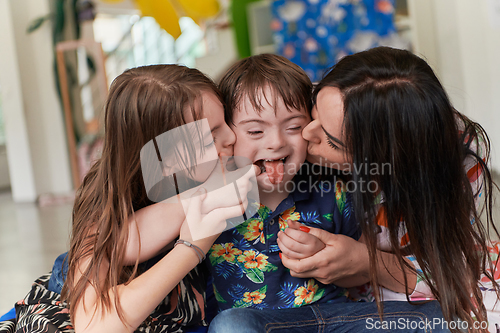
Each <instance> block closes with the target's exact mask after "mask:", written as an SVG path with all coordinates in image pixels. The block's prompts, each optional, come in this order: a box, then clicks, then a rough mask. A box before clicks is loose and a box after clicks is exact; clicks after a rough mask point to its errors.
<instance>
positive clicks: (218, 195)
mask: <svg viewBox="0 0 500 333" xmlns="http://www.w3.org/2000/svg"><path fill="white" fill-rule="evenodd" d="M225 159H226V160H222V161H221V163H222V165H223V166H224V171H222V168H221V164H220V163H219V165H217V167H216V168H215V169H214V171H213V172H212V174H211V175H210V177H209V178H208V179H207V180H206V181H205V183H203V184H202V185H201V186H202V187H203V188H205V189H206V190H207V191H208V194H207V198H206V199H205V200H203V204H202V207H201V208H202V212H203V213H205V214H206V213H208V212H210V211H212V210H214V209H217V208H227V207H233V206H236V205H238V204H239V203H243V204H244V205H245V207H246V205H247V201H248V199H249V198H251V199H255V200H256V201H258V187H257V178H256V177H257V176H258V175H259V174H260V168H259V167H257V166H256V165H248V166H246V167H243V168H240V169H237V170H234V171H228V170H227V168H226V166H227V158H225ZM239 215H242V214H239ZM239 215H236V216H239Z"/></svg>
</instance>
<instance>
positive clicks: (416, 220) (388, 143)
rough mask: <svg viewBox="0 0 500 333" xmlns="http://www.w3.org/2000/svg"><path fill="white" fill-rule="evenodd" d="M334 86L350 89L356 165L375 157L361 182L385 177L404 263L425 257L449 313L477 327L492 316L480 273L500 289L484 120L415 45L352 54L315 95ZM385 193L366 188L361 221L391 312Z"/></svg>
mask: <svg viewBox="0 0 500 333" xmlns="http://www.w3.org/2000/svg"><path fill="white" fill-rule="evenodd" d="M328 86H331V87H336V88H338V89H339V90H340V92H341V94H342V97H343V102H344V112H345V115H344V134H345V144H346V147H347V148H346V153H347V154H348V156H350V157H352V161H353V163H354V165H358V166H369V167H368V168H365V167H358V168H356V167H355V168H354V170H358V171H355V172H354V173H353V174H352V178H353V180H354V181H355V182H358V183H357V184H358V186H357V187H356V188H357V189H361V188H366V187H363V186H362V184H363V182H364V184H370V182H372V181H375V182H376V183H377V184H378V186H379V189H380V190H381V191H383V193H384V196H385V203H384V205H385V208H386V212H387V226H388V229H389V232H390V240H391V244H392V251H393V252H394V253H395V254H396V255H397V258H398V261H399V265H400V267H401V268H402V269H404V268H406V269H413V270H414V268H413V267H409V266H408V265H407V264H406V262H405V261H404V260H403V258H404V255H406V254H412V255H414V256H415V258H416V260H417V262H418V264H419V266H420V267H421V269H422V271H423V274H422V275H423V279H424V280H425V282H427V284H428V285H429V287H430V289H431V291H432V292H433V294H434V295H435V297H436V298H437V300H438V301H439V302H440V304H441V308H442V311H443V315H444V318H445V319H446V320H447V321H448V322H450V321H452V320H456V319H457V318H460V319H461V320H465V321H467V322H468V323H469V328H472V327H473V322H474V321H475V320H478V321H485V320H487V318H486V309H485V307H484V305H483V301H482V294H481V290H480V289H479V286H478V282H479V279H480V275H481V273H484V274H486V276H488V277H489V278H490V279H491V280H492V281H493V285H494V288H495V290H496V292H497V295H498V294H499V293H498V291H499V286H498V284H497V283H496V282H494V279H493V277H492V274H491V273H490V271H489V270H488V269H492V270H491V271H494V269H493V268H494V267H493V264H492V262H491V260H490V257H489V255H488V251H487V247H486V246H487V241H488V237H489V230H490V229H489V228H490V227H492V228H493V230H494V232H495V234H496V236H497V237H498V231H497V229H496V228H495V226H494V224H493V223H492V214H491V204H492V189H493V186H494V183H493V182H492V177H491V174H490V171H489V169H488V166H487V162H488V157H489V140H488V136H487V135H486V133H485V132H484V130H483V129H482V127H481V126H480V125H479V124H477V123H474V122H473V121H471V120H470V119H468V118H466V117H465V116H463V115H461V114H460V113H458V112H457V111H456V110H455V109H454V108H453V107H452V105H451V103H450V101H449V99H448V96H447V94H446V92H445V91H444V89H443V87H442V86H441V84H440V82H439V80H438V79H437V77H436V76H435V75H434V72H433V71H432V69H431V68H430V66H429V65H428V64H427V63H426V62H425V61H424V60H422V59H421V58H419V57H417V56H416V55H414V54H412V53H411V52H408V51H404V50H397V49H391V48H387V47H380V48H375V49H371V50H368V51H365V52H361V53H357V54H354V55H351V56H347V57H345V58H343V59H342V60H341V61H339V62H338V63H337V64H336V65H335V66H334V67H333V68H332V69H331V71H330V72H329V73H328V74H327V75H326V76H325V78H323V80H322V81H321V82H320V83H319V85H318V86H317V87H316V89H315V91H314V93H313V98H314V99H315V98H316V96H317V94H318V92H319V91H320V90H321V89H322V88H324V87H328ZM481 142H482V143H481ZM481 149H483V150H484V151H483V152H480V150H481ZM466 157H468V158H470V159H472V160H473V161H474V163H477V165H478V170H479V171H478V172H482V173H483V177H484V182H483V184H482V187H483V190H484V196H483V198H485V199H484V202H485V205H484V206H483V207H485V210H486V212H485V214H484V215H482V216H481V214H480V213H481V212H480V211H478V210H477V209H476V206H475V199H477V196H478V195H479V193H474V191H473V189H472V188H471V185H470V183H469V179H468V177H467V174H466V172H465V170H464V160H465V158H466ZM483 158H484V159H483ZM387 163H389V164H390V166H391V170H390V172H389V173H378V174H372V170H371V167H372V166H374V165H375V166H378V167H379V170H380V166H384V165H386V164H387ZM376 195H377V193H371V192H370V191H365V192H362V191H360V190H357V191H355V192H354V193H353V200H354V209H355V214H356V216H358V217H365V216H366V217H367V218H366V220H364V221H360V222H361V223H362V229H363V233H364V235H365V236H366V238H367V240H368V249H369V253H370V268H371V269H370V271H371V283H372V286H373V289H374V292H375V296H376V298H377V302H378V306H379V311H380V312H381V313H382V308H381V303H380V299H379V296H378V288H379V284H378V280H377V274H376V272H377V270H376V264H377V255H376V246H377V234H378V232H379V231H378V225H377V222H376V214H377V212H376V208H375V205H374V201H375V197H376ZM401 221H404V224H405V226H406V230H407V234H408V236H409V241H410V243H409V246H407V247H405V248H404V251H403V249H402V248H401V246H400V243H399V237H400V236H401V235H400V231H401ZM483 221H484V222H485V223H483ZM471 222H472V223H471ZM485 226H487V228H485ZM405 286H406V287H407V281H405ZM474 317H475V318H474Z"/></svg>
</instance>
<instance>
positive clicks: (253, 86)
mask: <svg viewBox="0 0 500 333" xmlns="http://www.w3.org/2000/svg"><path fill="white" fill-rule="evenodd" d="M266 87H269V88H270V89H271V92H272V95H273V100H272V101H271V100H269V98H270V97H271V96H266V95H265V94H259V92H262V91H263V89H265V88H266ZM312 87H313V86H312V83H311V80H310V79H309V77H308V76H307V74H306V73H305V72H304V70H303V69H302V68H300V67H299V66H298V65H296V64H294V63H293V62H291V61H290V60H288V59H287V58H285V57H282V56H279V55H276V54H259V55H255V56H251V57H248V58H245V59H242V60H240V61H238V62H237V63H235V64H234V65H233V66H231V68H229V70H228V71H227V72H226V74H225V75H224V76H223V77H222V79H221V80H220V83H219V88H220V90H221V92H222V95H223V96H224V101H225V111H224V112H225V117H226V122H227V123H228V124H233V115H234V110H235V109H237V108H238V106H239V105H240V103H241V102H242V101H243V100H244V99H245V98H248V99H249V101H250V103H251V104H252V106H253V107H254V108H255V110H256V111H257V112H260V111H262V109H263V106H262V101H261V98H262V95H264V98H265V99H266V101H267V102H268V103H269V104H270V105H273V106H274V107H275V108H276V105H277V102H278V99H279V98H281V99H282V100H283V102H284V104H285V106H286V107H287V109H296V110H306V112H308V113H310V112H311V107H312V102H311V94H312Z"/></svg>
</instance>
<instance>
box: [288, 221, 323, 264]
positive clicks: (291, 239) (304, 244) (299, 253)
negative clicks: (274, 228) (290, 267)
mask: <svg viewBox="0 0 500 333" xmlns="http://www.w3.org/2000/svg"><path fill="white" fill-rule="evenodd" d="M287 223H288V228H286V229H285V231H280V232H279V233H278V246H279V247H280V249H281V252H282V253H283V254H285V255H286V256H287V257H288V258H290V259H305V258H308V257H310V256H312V255H314V254H316V253H317V252H319V251H321V250H322V249H324V248H325V243H323V242H322V241H321V240H320V239H319V238H318V237H316V236H314V235H312V234H310V233H309V231H310V230H311V228H309V227H306V226H304V225H303V224H301V223H300V222H296V221H292V220H287Z"/></svg>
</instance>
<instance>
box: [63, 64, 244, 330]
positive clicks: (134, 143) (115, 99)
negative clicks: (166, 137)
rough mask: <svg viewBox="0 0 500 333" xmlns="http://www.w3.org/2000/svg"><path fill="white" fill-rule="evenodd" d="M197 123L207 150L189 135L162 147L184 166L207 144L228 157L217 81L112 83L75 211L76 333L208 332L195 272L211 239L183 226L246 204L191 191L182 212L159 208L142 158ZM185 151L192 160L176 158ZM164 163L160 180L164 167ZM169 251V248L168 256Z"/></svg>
mask: <svg viewBox="0 0 500 333" xmlns="http://www.w3.org/2000/svg"><path fill="white" fill-rule="evenodd" d="M201 119H206V120H207V121H208V125H209V127H210V129H209V132H208V133H210V134H211V137H210V135H208V137H209V140H208V144H206V142H205V141H204V139H203V138H200V140H198V141H197V140H196V135H195V137H193V136H192V135H191V136H190V134H189V132H185V131H184V132H183V131H180V133H181V134H180V136H179V137H178V140H177V142H176V141H170V142H167V144H166V147H167V148H166V149H167V150H171V151H173V152H174V153H175V154H176V155H177V157H180V158H181V159H180V160H182V163H181V164H183V165H182V166H183V167H186V168H187V169H189V168H188V167H189V166H191V165H195V164H196V159H197V158H198V159H199V158H201V159H203V157H204V154H205V153H206V150H207V149H209V148H210V149H211V148H213V147H210V146H215V148H216V150H217V155H218V156H224V155H225V156H231V155H232V153H233V148H232V146H233V144H234V141H235V137H234V134H233V132H232V131H231V129H230V128H229V127H228V126H227V125H226V123H225V121H224V110H223V105H222V99H221V96H220V93H219V91H218V89H217V88H216V86H215V84H214V83H213V81H211V80H210V79H209V78H207V77H206V76H205V75H203V74H202V73H201V72H199V71H198V70H196V69H190V68H187V67H183V66H177V65H155V66H147V67H139V68H133V69H130V70H127V71H125V72H124V73H123V74H121V75H120V76H118V77H117V78H116V79H115V80H114V82H113V84H112V85H111V88H110V92H109V96H108V99H107V102H106V113H105V140H104V147H103V152H102V157H101V158H100V159H99V160H98V161H97V162H96V163H95V164H94V165H93V166H92V168H91V170H90V171H89V173H88V174H87V175H86V176H85V179H84V181H83V183H82V185H81V187H80V188H79V189H78V192H77V196H76V200H75V204H74V209H73V228H72V235H71V244H70V251H69V258H68V263H69V269H68V273H67V277H66V281H65V283H64V287H63V290H62V299H63V300H66V301H67V302H68V303H69V307H70V318H71V320H72V323H73V325H74V328H75V331H76V332H113V333H116V332H133V331H148V332H149V331H154V332H182V331H183V330H184V329H185V327H186V326H190V325H206V324H205V322H204V288H205V286H206V280H205V275H204V271H203V269H202V266H201V265H200V266H197V265H198V264H199V263H200V262H201V261H202V258H203V256H204V255H205V254H206V252H207V251H208V249H209V248H210V246H211V245H212V243H213V241H214V240H215V239H216V237H217V234H216V232H212V233H213V235H211V234H206V235H203V236H207V237H205V238H203V237H200V235H199V234H198V236H197V237H192V236H191V235H192V234H193V232H194V231H196V230H194V229H193V228H192V226H188V225H187V222H186V220H188V219H190V220H194V221H198V220H199V221H200V222H202V223H204V222H205V221H208V220H209V219H208V217H209V216H211V217H212V221H213V220H214V219H213V217H214V216H215V217H216V220H217V221H221V220H224V219H225V218H229V217H233V216H239V215H241V212H242V211H241V204H242V202H241V200H240V201H236V202H227V201H225V202H220V200H219V201H217V200H214V198H211V197H210V193H206V189H205V190H204V189H203V185H202V187H201V188H200V189H199V190H198V191H196V192H194V190H193V191H191V193H193V192H194V193H195V194H194V195H193V196H192V198H191V199H190V200H187V205H188V207H189V209H188V210H187V213H185V211H186V209H185V208H183V205H182V204H181V203H180V202H179V201H177V202H175V200H174V201H173V202H171V203H164V202H160V203H156V204H155V203H154V202H153V201H152V199H153V200H155V201H159V200H157V199H158V198H159V197H152V194H151V193H152V192H151V191H149V189H146V186H145V185H147V184H145V182H147V175H146V173H145V171H146V170H144V168H145V165H147V163H144V160H142V161H141V150H142V149H143V147H145V145H146V144H148V143H151V142H152V141H153V142H154V145H155V148H156V149H157V150H158V145H159V143H157V142H156V141H155V140H156V138H158V137H159V136H160V135H162V134H163V133H164V132H167V131H171V130H173V129H176V128H179V127H180V126H183V125H186V124H190V123H193V122H194V123H196V122H197V121H198V120H201ZM212 137H213V141H212V140H210V139H211V138H212ZM197 142H199V143H200V145H199V146H198V144H197ZM153 151H154V150H153ZM186 152H191V153H190V154H188V155H186V156H187V157H186V156H180V155H182V154H183V153H186ZM192 152H194V154H192ZM162 155H163V154H162ZM158 157H159V158H160V156H158ZM141 162H142V164H141ZM146 162H147V161H146ZM198 162H199V161H198ZM155 163H158V160H156V161H155ZM160 163H161V168H162V170H163V173H164V174H163V175H164V176H166V175H165V170H166V169H168V167H169V166H168V165H167V164H168V163H167V161H166V160H165V159H164V160H162V161H161V162H160ZM182 166H181V168H180V169H183V168H182ZM209 171H210V170H209ZM167 172H168V171H167ZM208 174H210V172H208ZM197 175H198V176H199V173H198V174H197ZM190 176H192V174H191V173H190ZM187 178H189V177H187ZM192 178H193V179H196V181H197V182H198V183H201V182H203V181H204V180H205V179H206V177H204V178H203V179H200V177H198V178H196V177H192ZM247 181H248V177H247V178H245V177H242V178H241V179H240V180H239V182H240V183H241V184H240V185H242V186H239V188H240V191H241V193H240V196H241V197H242V198H243V197H244V196H246V194H247V193H246V192H247V191H248V189H249V188H250V186H248V184H247V183H248V182H247ZM163 185H165V184H163ZM167 185H168V182H167ZM171 185H172V186H174V184H171ZM178 185H179V184H178V183H177V182H175V186H178ZM179 186H180V185H179ZM163 187H165V186H163ZM175 189H177V187H175ZM167 192H168V189H167ZM175 192H176V191H174V193H175ZM178 192H179V191H177V193H178ZM188 199H189V198H188ZM243 201H245V200H243ZM208 202H210V204H208ZM244 203H245V202H243V204H244ZM207 204H208V206H207ZM184 206H186V204H184ZM186 215H187V216H186ZM212 223H213V222H212ZM190 227H191V229H190ZM220 231H222V230H219V232H220ZM177 238H180V239H181V240H180V241H178V242H176V245H177V244H179V245H177V246H175V245H174V244H173V243H174V242H175V240H176V239H177ZM165 244H170V245H169V246H167V248H166V249H165V248H164V246H165ZM155 255H158V256H157V257H156V258H154V259H153V260H148V259H150V258H152V257H153V256H155ZM139 263H141V264H139Z"/></svg>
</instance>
